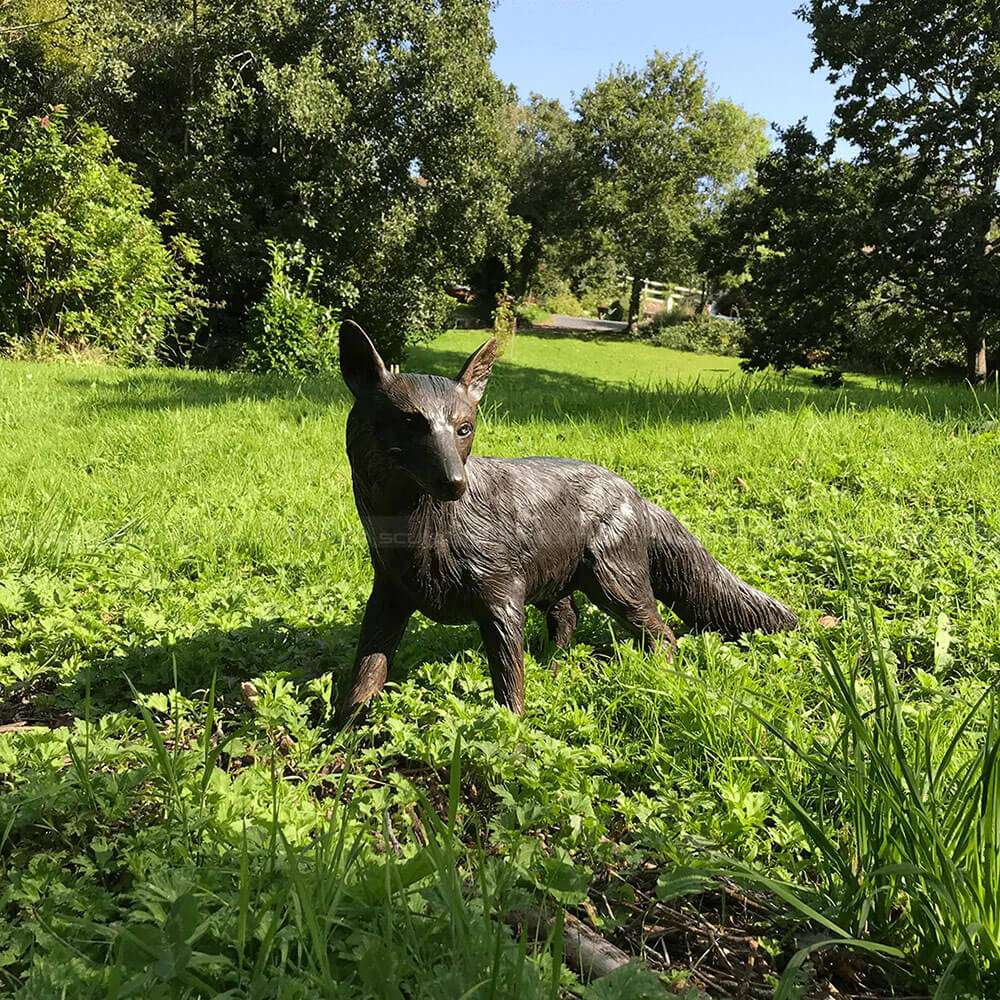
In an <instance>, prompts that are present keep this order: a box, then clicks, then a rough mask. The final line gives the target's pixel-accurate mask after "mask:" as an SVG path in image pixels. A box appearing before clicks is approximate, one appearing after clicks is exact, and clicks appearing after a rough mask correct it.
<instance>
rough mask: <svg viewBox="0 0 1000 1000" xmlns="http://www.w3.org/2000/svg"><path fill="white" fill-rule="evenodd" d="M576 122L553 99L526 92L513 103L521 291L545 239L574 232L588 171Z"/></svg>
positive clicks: (581, 223) (579, 224)
mask: <svg viewBox="0 0 1000 1000" xmlns="http://www.w3.org/2000/svg"><path fill="white" fill-rule="evenodd" d="M577 132H578V126H577V123H576V122H574V121H573V120H572V119H571V118H570V116H569V114H568V112H567V111H566V109H565V108H564V107H563V106H562V104H560V102H559V101H550V100H546V99H545V98H544V97H542V96H541V95H540V94H532V95H531V97H530V98H529V100H528V103H527V104H526V105H519V106H517V108H516V122H515V169H514V173H513V181H512V190H513V197H512V199H511V204H510V211H511V213H512V214H513V215H515V216H516V217H517V218H519V219H520V220H522V221H523V223H524V224H525V225H526V227H527V234H526V237H525V240H524V245H523V247H522V250H521V255H520V260H519V262H518V267H517V269H516V274H515V275H514V278H515V282H514V285H513V288H514V291H515V292H516V293H517V294H520V295H523V294H524V293H525V291H526V290H527V288H528V286H529V285H530V283H531V280H532V278H533V277H534V276H535V273H536V271H537V270H538V266H539V263H540V262H541V260H542V257H543V254H544V249H545V246H546V244H547V243H549V242H551V241H553V240H561V239H565V238H569V237H578V236H580V235H581V231H582V230H583V229H585V228H586V221H585V219H584V217H583V205H584V202H585V200H586V197H587V189H588V186H589V183H590V179H591V175H590V172H589V171H588V169H587V165H586V164H585V162H584V158H583V156H582V155H581V149H580V142H579V137H578V135H577Z"/></svg>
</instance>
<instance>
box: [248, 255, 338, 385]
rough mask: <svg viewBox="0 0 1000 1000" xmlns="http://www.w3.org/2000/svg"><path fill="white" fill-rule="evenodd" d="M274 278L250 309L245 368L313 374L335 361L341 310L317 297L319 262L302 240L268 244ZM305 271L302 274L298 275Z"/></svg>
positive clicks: (331, 368) (323, 370) (320, 273)
mask: <svg viewBox="0 0 1000 1000" xmlns="http://www.w3.org/2000/svg"><path fill="white" fill-rule="evenodd" d="M268 247H269V249H270V251H271V278H270V281H269V283H268V286H267V290H266V291H265V292H264V297H263V298H262V299H261V300H260V302H258V303H257V304H256V305H255V306H254V307H253V309H252V310H251V312H250V320H249V331H248V334H249V336H248V342H247V349H246V353H245V355H244V358H243V367H244V368H246V369H247V370H248V371H252V372H278V373H280V374H284V375H309V374H315V373H321V372H328V371H332V370H333V369H334V368H335V367H336V364H337V345H338V341H337V335H336V330H335V329H334V327H335V326H336V323H337V319H338V317H337V314H336V312H335V311H334V310H333V309H330V308H329V307H327V306H324V305H322V304H321V303H319V302H317V301H316V299H315V298H313V295H312V292H313V289H315V287H316V285H317V283H318V282H319V280H320V278H321V277H322V275H323V268H322V264H321V262H320V261H319V260H318V259H317V258H315V257H309V256H308V255H306V253H305V251H304V248H303V247H302V244H301V243H295V244H290V245H289V244H283V243H272V242H269V243H268ZM295 271H300V272H301V273H302V277H301V278H296V277H295V276H294V272H295Z"/></svg>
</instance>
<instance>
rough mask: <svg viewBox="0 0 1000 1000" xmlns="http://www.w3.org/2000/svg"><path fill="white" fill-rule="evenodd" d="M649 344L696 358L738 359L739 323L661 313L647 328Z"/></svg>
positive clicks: (697, 316)
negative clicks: (722, 355)
mask: <svg viewBox="0 0 1000 1000" xmlns="http://www.w3.org/2000/svg"><path fill="white" fill-rule="evenodd" d="M647 329H648V330H649V333H648V336H649V339H650V341H651V342H652V343H653V344H655V345H656V346H657V347H670V348H673V349H674V350H675V351H692V352H694V353H695V354H725V355H728V356H729V357H732V358H736V357H739V356H740V346H739V338H740V333H741V328H740V325H739V323H734V322H732V321H731V320H724V319H719V318H718V317H717V316H709V315H708V314H707V313H697V314H696V315H695V316H693V317H688V316H686V315H685V314H684V313H681V312H677V311H674V312H662V313H660V315H659V316H656V317H655V318H654V319H653V321H652V323H651V324H650V325H649V327H648V328H647Z"/></svg>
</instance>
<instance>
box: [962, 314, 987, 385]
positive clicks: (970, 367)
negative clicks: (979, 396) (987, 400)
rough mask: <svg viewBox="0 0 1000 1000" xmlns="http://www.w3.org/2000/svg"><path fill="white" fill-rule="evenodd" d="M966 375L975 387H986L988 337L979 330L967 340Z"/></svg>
mask: <svg viewBox="0 0 1000 1000" xmlns="http://www.w3.org/2000/svg"><path fill="white" fill-rule="evenodd" d="M965 362H966V364H965V373H966V377H967V378H968V380H969V381H970V382H971V383H972V384H973V385H975V386H983V385H986V336H985V335H984V334H983V333H982V331H981V330H979V329H978V328H977V329H976V331H975V332H974V333H970V334H969V335H968V336H967V337H966V339H965Z"/></svg>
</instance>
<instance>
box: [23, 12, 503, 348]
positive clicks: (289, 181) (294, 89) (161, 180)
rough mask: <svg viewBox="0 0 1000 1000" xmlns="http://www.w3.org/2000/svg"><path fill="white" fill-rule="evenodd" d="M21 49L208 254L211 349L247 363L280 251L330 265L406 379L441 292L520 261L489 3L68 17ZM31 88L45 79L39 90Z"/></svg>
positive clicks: (443, 310) (330, 296)
mask: <svg viewBox="0 0 1000 1000" xmlns="http://www.w3.org/2000/svg"><path fill="white" fill-rule="evenodd" d="M67 14H68V16H67V17H66V19H65V20H63V21H61V22H60V23H59V24H57V25H54V26H53V27H52V28H51V29H50V31H49V34H48V35H47V36H46V37H47V39H48V40H47V42H45V43H44V44H42V45H41V46H39V44H38V43H37V42H35V41H33V40H32V41H31V42H30V44H29V42H25V46H24V49H23V58H24V59H26V60H32V59H36V60H37V59H38V58H39V56H38V52H39V51H41V53H42V54H41V60H42V63H41V66H40V67H38V73H39V74H40V75H41V76H42V77H43V78H44V80H43V82H45V85H46V86H47V88H48V92H49V94H50V95H51V96H50V99H55V98H56V96H57V95H58V99H60V100H66V101H67V102H68V103H71V105H72V106H73V107H75V108H76V109H78V110H80V111H82V112H84V113H85V114H86V115H87V116H90V117H93V118H95V119H96V120H97V121H98V122H100V123H102V124H103V125H105V126H106V127H108V128H109V129H111V130H112V131H114V133H115V134H116V136H117V137H118V139H119V151H120V153H121V155H123V156H124V157H125V158H126V159H128V160H130V161H132V162H134V163H135V165H136V169H137V171H138V174H139V176H140V178H141V179H142V180H143V181H144V182H145V183H146V184H147V185H148V186H149V187H151V188H152V189H153V191H154V193H155V196H156V207H157V209H159V210H160V211H164V210H169V211H170V212H172V213H173V214H174V216H175V217H176V219H177V223H178V225H179V226H180V227H181V228H182V229H184V230H185V231H187V232H190V233H191V234H192V235H193V236H194V237H196V238H197V239H198V240H199V242H200V243H201V245H202V247H203V250H204V265H203V268H202V272H201V278H202V282H203V284H204V285H205V287H206V288H207V289H208V291H209V294H210V295H211V297H212V298H213V299H214V300H215V302H216V303H217V304H218V306H219V308H218V309H217V310H216V311H215V314H214V315H215V319H214V323H213V329H212V331H211V332H212V335H213V336H212V343H213V345H214V346H216V347H218V346H219V345H220V344H224V343H225V342H227V341H228V342H229V343H231V344H233V345H234V346H235V345H238V342H239V341H240V340H241V339H243V337H244V336H245V320H246V316H247V314H248V312H249V310H250V308H251V307H252V306H253V304H254V303H255V302H257V301H258V300H259V299H260V298H261V296H262V294H263V292H264V288H265V287H266V283H267V279H268V270H269V268H268V258H269V254H268V249H267V245H268V241H269V240H271V241H274V242H277V243H286V244H292V243H297V242H301V243H302V244H303V246H304V248H305V251H306V252H307V253H308V254H309V255H311V256H314V257H316V258H318V259H320V260H321V261H322V265H323V268H324V274H325V275H326V281H325V284H324V287H323V289H322V292H323V294H324V296H325V297H326V298H327V300H328V302H327V304H329V305H333V306H339V307H347V308H348V309H349V310H350V311H351V313H352V314H353V315H354V316H355V317H356V318H357V319H359V320H360V321H361V322H362V323H363V324H364V325H365V326H366V327H367V328H368V329H369V330H370V331H371V332H372V334H373V336H374V337H375V339H376V340H377V341H378V344H379V347H380V348H381V349H382V351H383V353H384V354H385V356H386V357H387V359H392V360H397V359H398V358H399V356H400V354H401V352H402V350H403V347H404V345H405V342H406V340H407V339H408V338H410V337H411V336H412V335H413V334H414V333H415V332H417V331H422V330H428V329H433V328H435V327H440V326H441V325H443V323H444V320H445V319H446V317H447V309H448V301H449V300H448V299H447V297H446V296H445V295H444V292H443V285H444V284H445V283H447V282H448V281H454V280H458V279H461V278H462V277H463V276H464V272H465V270H466V269H467V267H468V266H469V265H470V264H471V263H472V262H473V261H476V260H480V259H482V258H484V257H485V256H487V255H488V254H490V253H494V254H496V255H498V256H500V257H503V258H505V257H507V256H508V255H509V254H510V253H511V251H514V250H516V249H517V245H518V242H519V236H520V227H519V226H518V224H517V222H516V220H513V219H511V217H510V216H509V215H508V213H507V205H508V202H509V199H510V189H509V175H510V138H509V137H510V129H509V127H508V125H507V123H506V118H507V108H508V103H509V101H508V97H507V94H506V92H505V90H504V88H503V87H502V86H501V84H500V83H499V81H498V80H497V79H496V78H495V76H494V75H493V73H492V72H491V70H490V67H489V57H490V54H491V52H492V48H493V41H492V35H491V32H490V25H489V0H463V2H456V0H451V2H440V3H437V2H433V3H432V2H424V0H349V2H345V3H337V4H336V5H331V4H330V3H329V0H246V2H244V3H241V4H236V5H234V4H232V3H229V2H228V0H76V2H75V3H73V4H72V6H71V7H68V8H67ZM36 75H37V74H36Z"/></svg>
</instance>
